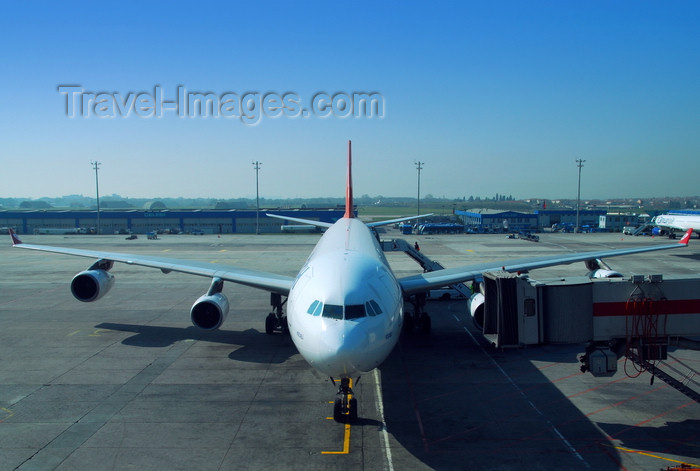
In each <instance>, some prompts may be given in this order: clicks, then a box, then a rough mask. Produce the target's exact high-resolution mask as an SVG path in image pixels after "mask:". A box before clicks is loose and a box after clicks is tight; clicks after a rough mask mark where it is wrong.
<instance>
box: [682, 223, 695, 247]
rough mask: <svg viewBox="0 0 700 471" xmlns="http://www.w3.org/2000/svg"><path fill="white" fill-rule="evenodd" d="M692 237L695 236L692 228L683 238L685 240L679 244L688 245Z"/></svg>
mask: <svg viewBox="0 0 700 471" xmlns="http://www.w3.org/2000/svg"><path fill="white" fill-rule="evenodd" d="M691 235H693V228H692V227H691V228H690V229H688V230H687V231H686V232H685V235H684V236H683V238H682V239H681V240H680V241H678V243H679V244H683V245H688V242H689V241H690V236H691Z"/></svg>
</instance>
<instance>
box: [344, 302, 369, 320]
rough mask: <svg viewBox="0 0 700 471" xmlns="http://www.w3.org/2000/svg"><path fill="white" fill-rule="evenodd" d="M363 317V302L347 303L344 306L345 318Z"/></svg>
mask: <svg viewBox="0 0 700 471" xmlns="http://www.w3.org/2000/svg"><path fill="white" fill-rule="evenodd" d="M360 317H365V305H364V304H348V305H347V306H345V320H350V319H359V318H360Z"/></svg>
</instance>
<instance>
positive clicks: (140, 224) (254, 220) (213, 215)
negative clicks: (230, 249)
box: [0, 208, 345, 234]
mask: <svg viewBox="0 0 700 471" xmlns="http://www.w3.org/2000/svg"><path fill="white" fill-rule="evenodd" d="M344 212H345V211H344V209H340V208H327V209H285V210H278V209H261V210H260V212H259V213H258V212H257V211H255V210H239V209H231V210H216V209H212V210H208V209H202V210H199V209H192V210H185V209H181V210H168V209H162V210H143V209H130V210H104V211H100V214H99V216H100V219H99V227H100V233H101V234H118V233H125V232H131V233H136V234H145V233H147V232H152V231H157V232H175V233H179V232H185V233H191V232H195V233H205V234H231V233H255V232H256V230H257V229H258V228H259V232H261V233H279V232H282V231H283V229H282V226H284V225H287V224H294V223H288V222H287V221H283V220H280V219H275V218H270V217H267V216H266V215H265V213H274V214H278V215H281V216H288V217H296V218H302V219H311V220H315V221H322V222H328V223H334V222H335V221H337V220H338V219H340V218H342V217H343V214H344ZM258 216H259V218H258ZM0 227H12V228H14V229H15V230H16V231H17V232H18V233H19V234H33V233H39V232H41V231H42V230H46V229H50V230H51V231H52V233H57V231H60V230H66V232H76V231H77V230H78V229H80V230H82V231H83V232H92V231H94V228H96V227H98V219H97V211H95V210H2V211H0Z"/></svg>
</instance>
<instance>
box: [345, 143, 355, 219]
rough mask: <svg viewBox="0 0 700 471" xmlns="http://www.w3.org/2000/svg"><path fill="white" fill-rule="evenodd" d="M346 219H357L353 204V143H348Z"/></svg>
mask: <svg viewBox="0 0 700 471" xmlns="http://www.w3.org/2000/svg"><path fill="white" fill-rule="evenodd" d="M343 217H344V218H349V219H352V218H354V217H355V214H354V213H353V204H352V141H348V177H347V183H346V185H345V214H344V215H343Z"/></svg>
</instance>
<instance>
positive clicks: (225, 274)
mask: <svg viewBox="0 0 700 471" xmlns="http://www.w3.org/2000/svg"><path fill="white" fill-rule="evenodd" d="M10 236H11V237H12V244H13V245H14V246H15V247H17V248H20V249H29V250H38V251H41V252H53V253H60V254H65V255H74V256H78V257H87V258H93V259H101V260H111V261H114V262H121V263H126V264H127V265H138V266H143V267H151V268H159V269H160V270H161V271H162V272H163V273H169V272H171V271H175V272H180V273H187V274H190V275H199V276H204V277H208V278H215V277H217V278H221V279H222V280H224V281H230V282H233V283H238V284H242V285H246V286H251V287H253V288H259V289H263V290H266V291H270V292H273V293H280V294H283V295H287V294H289V290H290V289H291V288H292V284H293V283H294V278H293V277H291V276H284V275H277V274H275V273H267V272H263V271H258V270H249V269H245V268H238V267H232V266H228V265H221V264H216V263H206V262H196V261H192V260H178V259H173V258H164V257H150V256H147V255H133V254H126V253H116V252H103V251H100V250H84V249H71V248H66V247H52V246H48V245H34V244H25V243H23V242H22V241H21V240H19V238H18V237H17V236H16V235H15V234H14V232H12V231H10Z"/></svg>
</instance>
